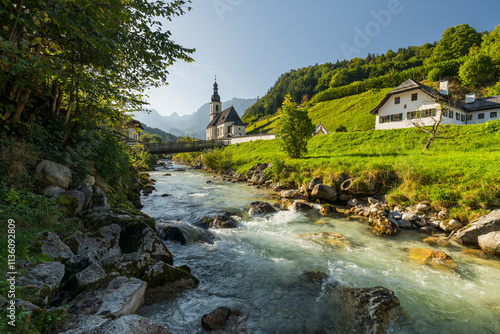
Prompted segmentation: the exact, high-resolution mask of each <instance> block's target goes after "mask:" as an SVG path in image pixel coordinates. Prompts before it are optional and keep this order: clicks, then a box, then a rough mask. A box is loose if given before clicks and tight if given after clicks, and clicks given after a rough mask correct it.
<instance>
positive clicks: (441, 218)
mask: <svg viewBox="0 0 500 334" xmlns="http://www.w3.org/2000/svg"><path fill="white" fill-rule="evenodd" d="M270 168H272V165H271V164H266V163H259V164H257V165H255V166H252V167H251V168H250V170H249V171H248V172H247V173H246V174H237V173H234V172H232V171H224V172H219V174H220V175H221V177H222V179H223V180H226V181H230V182H246V183H248V184H249V185H254V186H258V187H264V188H268V189H270V190H273V191H275V192H276V193H277V194H276V195H275V196H273V197H274V198H275V199H278V200H279V204H277V205H275V207H277V208H279V209H283V210H297V211H308V210H313V209H314V208H315V207H316V206H315V205H314V204H313V203H316V204H321V209H320V214H322V215H330V214H334V213H337V212H339V211H342V210H338V209H337V208H336V207H335V206H334V205H332V204H335V205H340V207H346V208H347V210H345V211H344V213H346V214H349V215H353V216H359V217H364V218H367V219H368V222H369V224H370V226H371V229H372V231H373V232H375V233H376V234H378V235H383V236H394V235H397V234H398V233H400V231H401V229H412V230H417V231H420V232H424V233H427V234H431V235H433V236H436V237H437V238H438V239H439V238H441V239H440V240H437V242H438V243H439V242H441V240H444V239H448V238H452V239H453V240H454V241H456V242H458V243H460V244H464V245H468V246H473V247H478V248H479V247H480V248H481V249H482V250H483V251H485V252H487V253H489V254H493V255H495V254H497V255H498V254H500V243H499V240H500V227H498V225H497V223H494V222H496V221H497V220H498V219H497V216H498V215H499V214H498V212H500V210H496V211H492V212H491V213H490V214H489V215H487V216H485V217H482V218H480V219H478V220H477V221H475V222H473V223H472V224H469V225H467V226H465V227H464V224H463V223H462V222H460V221H459V220H458V219H454V218H453V217H450V216H449V213H448V211H447V210H446V209H443V210H441V211H440V212H437V213H436V212H434V211H433V210H432V207H431V206H430V203H428V202H421V203H418V204H417V205H415V206H412V207H406V208H404V209H403V208H400V207H395V208H393V209H392V210H391V209H390V208H389V206H388V205H387V204H386V203H385V201H384V197H383V196H378V197H377V196H374V195H375V194H376V193H377V192H378V190H377V184H376V182H374V180H371V179H366V180H364V179H363V180H354V179H352V178H348V176H347V175H340V176H339V178H338V180H335V181H334V182H333V185H326V184H324V183H323V179H322V178H321V177H315V178H313V179H312V180H311V181H310V182H309V183H308V184H303V185H301V186H300V187H298V188H296V187H295V186H294V185H293V184H287V183H279V182H278V183H274V182H273V181H272V179H271V178H270V176H269V175H270V173H269V169H270ZM257 212H259V209H257Z"/></svg>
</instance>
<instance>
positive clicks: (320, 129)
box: [313, 123, 328, 136]
mask: <svg viewBox="0 0 500 334" xmlns="http://www.w3.org/2000/svg"><path fill="white" fill-rule="evenodd" d="M327 134H328V131H326V128H325V127H324V125H323V124H321V123H319V124H318V125H317V126H316V128H315V129H314V133H313V136H319V135H327Z"/></svg>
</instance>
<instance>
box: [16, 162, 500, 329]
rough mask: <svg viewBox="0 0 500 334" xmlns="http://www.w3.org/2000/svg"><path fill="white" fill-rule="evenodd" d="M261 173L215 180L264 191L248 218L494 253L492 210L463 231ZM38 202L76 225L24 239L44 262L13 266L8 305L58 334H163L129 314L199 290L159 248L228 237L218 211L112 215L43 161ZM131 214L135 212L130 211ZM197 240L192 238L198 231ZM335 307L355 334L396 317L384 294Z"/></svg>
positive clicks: (436, 262) (372, 197) (92, 193)
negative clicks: (14, 289)
mask: <svg viewBox="0 0 500 334" xmlns="http://www.w3.org/2000/svg"><path fill="white" fill-rule="evenodd" d="M268 168H270V166H269V165H268V164H257V165H255V166H253V167H252V168H251V169H250V170H249V172H248V173H246V175H242V174H235V173H234V172H219V173H218V174H219V176H220V177H221V179H223V180H225V181H229V182H244V183H247V184H249V185H252V186H257V187H265V188H267V189H270V190H273V195H271V196H270V197H269V199H270V201H269V202H273V201H274V203H273V204H271V203H268V202H263V201H258V202H253V203H250V204H249V205H248V207H247V210H248V214H249V215H261V214H272V213H274V212H276V211H278V210H298V211H308V210H318V212H319V214H321V215H323V216H330V215H347V216H350V217H354V218H362V219H365V220H366V221H367V223H368V225H369V226H370V229H371V231H372V232H373V234H374V235H375V236H381V237H392V236H395V235H397V234H398V233H402V232H403V231H404V230H414V231H418V232H422V233H425V234H426V238H425V240H424V242H426V243H428V244H429V245H439V246H443V245H447V244H449V243H458V244H462V245H466V246H470V247H473V248H475V249H482V251H483V252H484V253H485V254H490V255H498V254H500V246H499V242H500V210H493V211H491V212H490V213H489V214H488V215H486V216H484V217H481V218H480V219H478V220H476V221H474V222H472V223H471V224H468V225H466V226H463V224H462V223H461V222H459V221H457V220H455V219H450V217H449V215H448V213H447V212H446V211H445V210H443V211H441V212H437V213H436V212H433V211H432V210H431V207H430V206H429V204H428V203H419V204H418V205H416V206H414V207H407V208H398V207H395V208H392V209H391V208H389V206H388V205H387V204H386V203H385V202H384V196H382V195H378V194H377V191H376V185H374V184H370V183H369V182H367V184H366V185H365V186H364V189H366V191H365V192H359V187H358V188H357V189H358V190H357V191H356V192H353V191H352V180H350V179H349V178H347V177H346V178H345V180H339V181H338V182H337V183H336V184H335V185H333V186H329V185H326V184H324V183H323V180H322V179H321V178H319V177H316V178H314V179H312V180H311V181H310V182H309V183H307V184H303V185H301V186H300V187H294V186H293V185H291V184H282V183H274V182H273V181H272V180H271V179H270V178H269V177H268V174H269V173H268V172H267V170H268ZM37 172H38V178H39V181H40V182H41V183H44V184H46V185H47V187H46V189H45V190H44V192H45V194H46V195H47V196H50V197H54V198H56V199H57V201H58V203H59V204H60V205H61V207H63V209H64V210H66V211H65V212H66V214H67V216H69V217H77V218H69V219H78V220H79V222H80V229H79V230H78V231H73V232H72V233H69V234H68V235H67V236H65V237H64V239H63V240H61V238H60V237H59V236H58V235H55V234H53V233H50V232H45V233H41V234H39V235H38V237H37V238H36V240H33V243H32V246H31V248H32V251H33V252H36V253H39V254H43V255H44V256H45V257H46V258H47V259H48V260H47V261H46V262H38V263H34V262H30V261H23V262H21V263H18V267H19V268H18V270H19V272H20V273H21V275H20V277H18V281H17V282H18V286H19V287H23V289H24V290H25V291H27V293H26V294H25V296H24V297H23V298H22V299H23V300H17V301H16V305H17V307H18V308H19V309H20V310H22V311H30V312H32V317H31V319H36V318H37V317H38V318H41V319H46V318H47V317H52V318H54V317H57V318H61V319H64V322H61V323H60V324H58V327H57V331H58V332H61V333H71V334H74V333H82V334H83V333H139V334H140V333H169V332H168V331H167V330H166V329H165V328H164V327H162V326H161V325H159V324H157V323H154V322H153V321H151V320H150V319H147V318H144V317H141V316H138V315H136V313H137V312H138V311H139V310H140V308H141V307H142V306H143V305H144V304H153V303H155V302H157V301H159V300H161V299H163V298H165V297H166V296H169V295H171V294H172V293H175V292H177V291H180V290H183V289H193V288H196V287H197V286H198V283H199V281H198V279H197V278H196V277H195V276H196V273H191V269H190V268H188V267H187V266H181V267H176V266H174V259H173V257H172V254H171V253H170V252H169V250H168V249H167V248H166V246H165V245H164V243H163V242H162V240H175V241H178V242H181V243H186V242H212V237H211V234H210V232H209V231H208V229H210V228H235V227H237V226H238V220H237V219H235V216H236V215H237V214H238V213H234V212H221V213H220V214H218V215H215V216H213V217H206V218H204V219H203V220H201V221H200V222H199V224H198V227H200V229H193V228H192V226H190V225H189V226H184V225H182V224H181V223H177V225H171V224H158V225H157V224H156V223H155V221H154V219H152V218H150V217H148V216H147V215H145V214H143V213H141V212H140V211H138V210H136V209H116V208H111V207H110V205H109V202H108V198H107V197H106V195H105V191H106V190H107V189H106V187H107V186H106V184H105V182H102V180H99V178H98V177H97V176H93V175H89V177H88V178H87V180H86V181H85V182H82V183H79V184H78V185H76V186H75V187H74V188H73V189H70V185H71V183H70V182H69V180H71V171H69V170H67V169H66V167H64V166H61V165H57V164H54V163H51V162H48V161H44V162H42V163H41V167H40V168H38V169H37ZM153 191H155V188H154V186H153V184H152V182H151V180H148V178H147V177H145V178H143V179H142V181H141V184H140V185H139V186H138V189H137V193H140V192H142V194H143V195H148V194H151V193H152V192H153ZM134 205H136V207H140V203H137V202H136V203H134ZM200 231H201V232H200ZM300 237H301V238H304V239H308V240H311V241H314V242H318V243H321V244H324V245H328V246H331V247H336V248H339V247H340V248H350V247H351V244H350V242H349V240H348V239H347V238H346V237H345V236H343V235H341V234H339V233H329V232H320V233H315V234H304V235H301V236H300ZM409 257H410V258H411V259H412V260H413V261H415V262H417V263H420V264H422V265H432V266H434V267H436V268H438V269H443V270H449V269H451V270H454V269H455V263H454V262H453V260H452V259H451V258H450V257H449V256H448V255H447V254H446V253H444V252H442V251H435V250H432V249H423V248H418V249H411V250H409ZM325 275H326V274H324V273H316V272H311V273H305V274H304V275H302V276H301V278H299V281H301V282H303V283H304V282H306V283H304V284H313V285H318V284H321V282H322V281H323V280H324V276H325ZM335 294H336V295H337V296H338V298H340V299H341V300H342V303H341V304H342V305H343V307H342V310H341V312H342V317H346V318H352V319H353V322H352V323H353V324H354V325H353V326H354V327H355V328H356V330H357V331H358V332H366V333H372V332H376V333H384V332H385V331H386V330H387V328H388V326H389V324H390V322H391V320H392V319H394V317H395V316H396V315H397V314H399V313H401V312H402V310H401V308H400V306H399V301H398V299H397V297H396V296H395V295H394V293H393V292H392V291H390V290H388V289H385V288H383V287H366V288H358V287H356V288H352V287H347V286H338V287H336V292H335ZM200 322H201V324H202V327H203V328H204V329H205V330H207V331H213V332H215V333H229V332H230V333H246V332H247V330H246V326H245V318H244V316H242V315H241V314H240V313H239V312H238V311H237V310H231V309H229V308H227V307H225V306H220V307H217V308H215V309H214V311H213V312H211V313H209V314H206V315H204V316H203V317H202V318H201V319H200Z"/></svg>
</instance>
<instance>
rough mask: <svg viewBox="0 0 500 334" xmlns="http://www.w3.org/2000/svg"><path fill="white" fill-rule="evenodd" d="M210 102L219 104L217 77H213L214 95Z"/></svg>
mask: <svg viewBox="0 0 500 334" xmlns="http://www.w3.org/2000/svg"><path fill="white" fill-rule="evenodd" d="M212 102H220V96H219V85H218V84H217V76H215V83H214V95H212Z"/></svg>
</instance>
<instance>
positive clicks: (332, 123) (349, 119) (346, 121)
mask: <svg viewBox="0 0 500 334" xmlns="http://www.w3.org/2000/svg"><path fill="white" fill-rule="evenodd" d="M390 91H391V89H390V88H386V89H380V90H374V89H372V90H370V91H367V92H365V93H362V94H358V95H352V96H347V97H344V98H341V99H336V100H332V101H326V102H320V103H317V104H315V105H314V106H313V107H310V108H309V117H310V118H311V120H312V123H313V124H314V125H318V124H319V123H321V124H323V125H324V126H325V128H326V130H327V131H328V132H334V131H335V130H336V129H337V128H338V127H340V126H344V127H345V128H346V129H347V131H356V130H368V129H372V128H374V127H375V116H374V115H372V114H370V111H371V110H373V109H374V108H375V107H376V106H377V105H378V104H379V103H380V101H382V99H383V98H384V97H385V95H386V94H387V93H388V92H390Z"/></svg>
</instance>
